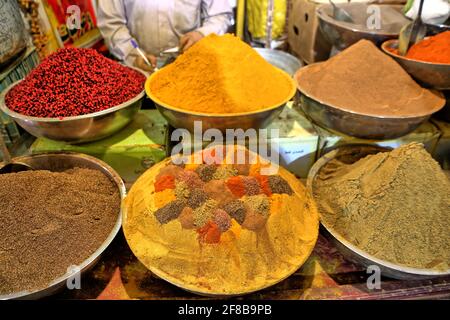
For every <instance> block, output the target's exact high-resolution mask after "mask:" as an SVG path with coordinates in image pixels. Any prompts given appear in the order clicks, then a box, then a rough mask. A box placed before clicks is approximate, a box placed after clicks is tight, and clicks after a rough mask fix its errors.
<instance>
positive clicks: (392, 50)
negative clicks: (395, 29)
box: [381, 31, 450, 90]
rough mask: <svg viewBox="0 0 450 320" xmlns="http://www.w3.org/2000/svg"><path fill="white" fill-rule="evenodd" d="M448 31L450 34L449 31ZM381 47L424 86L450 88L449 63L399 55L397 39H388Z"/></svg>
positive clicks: (440, 88) (439, 88) (438, 88)
mask: <svg viewBox="0 0 450 320" xmlns="http://www.w3.org/2000/svg"><path fill="white" fill-rule="evenodd" d="M448 32H449V34H450V31H448ZM447 45H448V44H447ZM381 48H382V49H383V51H384V52H385V53H386V54H388V55H389V56H390V57H392V58H393V59H394V60H395V61H397V62H398V64H400V65H401V66H402V67H403V68H404V69H405V70H406V71H407V72H408V73H409V74H410V75H411V76H412V77H413V78H414V79H416V80H417V81H418V82H420V83H422V84H423V85H424V86H426V87H431V88H434V89H437V90H449V89H450V63H433V62H426V61H419V60H414V59H410V58H407V57H403V56H400V55H399V54H398V53H397V49H398V40H388V41H386V42H384V43H383V45H382V46H381ZM424 50H428V49H427V48H424Z"/></svg>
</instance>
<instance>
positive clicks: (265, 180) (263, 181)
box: [255, 174, 272, 197]
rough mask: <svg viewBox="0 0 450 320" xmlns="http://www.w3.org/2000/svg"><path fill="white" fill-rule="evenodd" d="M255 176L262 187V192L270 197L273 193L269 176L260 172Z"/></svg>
mask: <svg viewBox="0 0 450 320" xmlns="http://www.w3.org/2000/svg"><path fill="white" fill-rule="evenodd" d="M255 178H256V180H258V182H259V186H260V187H261V190H262V192H263V193H264V194H265V195H266V196H268V197H270V196H271V195H272V190H271V189H270V185H269V177H268V176H263V175H260V174H259V175H256V176H255Z"/></svg>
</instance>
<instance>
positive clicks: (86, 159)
mask: <svg viewBox="0 0 450 320" xmlns="http://www.w3.org/2000/svg"><path fill="white" fill-rule="evenodd" d="M14 161H18V162H21V163H25V164H28V165H30V166H31V167H32V168H33V169H35V170H49V171H53V172H61V171H66V170H69V169H73V168H88V169H93V170H98V171H100V172H102V173H103V174H104V175H106V176H107V177H108V178H109V179H110V180H111V181H112V182H113V183H114V184H116V185H117V188H118V189H119V192H120V196H121V199H122V200H123V199H124V198H125V196H126V189H125V184H124V183H123V181H122V178H121V177H120V176H119V175H118V174H117V173H116V172H115V171H114V169H112V168H111V167H110V166H108V165H107V164H106V163H104V162H103V161H100V160H98V159H96V158H94V157H91V156H88V155H84V154H79V153H72V152H59V153H44V154H36V155H32V156H24V157H18V158H15V159H14ZM121 225H122V210H120V212H118V213H117V220H116V223H115V225H114V227H113V229H112V230H111V232H110V234H109V236H108V237H107V238H106V239H105V241H104V242H103V243H102V245H101V246H100V247H99V248H98V249H97V250H96V251H95V252H94V253H93V254H92V255H91V256H90V257H88V258H87V259H86V260H85V261H83V263H81V264H80V265H79V270H80V272H81V273H82V274H83V273H84V272H86V271H88V270H89V269H90V268H92V267H93V266H94V265H95V263H96V262H97V261H98V260H99V259H100V257H101V254H102V253H103V252H104V251H105V250H106V248H107V247H108V246H109V245H110V244H111V242H112V241H113V240H114V238H115V237H116V235H117V233H118V232H119V230H120V228H121ZM76 274H77V273H67V274H65V275H63V276H61V277H59V278H58V279H55V280H54V281H53V282H52V283H50V284H49V285H48V286H47V287H46V288H42V289H38V290H33V291H22V292H16V293H13V294H10V295H3V296H1V295H0V300H5V299H39V298H43V297H46V296H49V295H51V294H53V293H55V292H57V291H58V290H60V289H62V288H63V287H64V285H65V284H66V281H67V280H68V279H70V278H72V277H74V276H75V275H76Z"/></svg>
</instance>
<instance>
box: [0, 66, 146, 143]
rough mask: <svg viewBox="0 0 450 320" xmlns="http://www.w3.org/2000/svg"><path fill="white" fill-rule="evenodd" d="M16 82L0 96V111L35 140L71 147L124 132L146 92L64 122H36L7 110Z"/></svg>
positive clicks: (33, 118) (31, 118)
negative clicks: (8, 99) (49, 141)
mask: <svg viewBox="0 0 450 320" xmlns="http://www.w3.org/2000/svg"><path fill="white" fill-rule="evenodd" d="M136 70H138V69H136ZM138 71H139V70H138ZM145 75H146V74H145ZM19 82H20V81H18V82H16V83H14V84H12V85H11V86H10V87H8V88H7V89H5V90H4V91H3V92H2V93H1V95H0V109H1V110H2V111H3V112H4V113H6V114H7V115H9V116H10V117H11V118H12V119H13V120H14V121H15V122H16V123H17V124H19V125H20V126H21V127H22V128H23V129H25V130H26V131H27V132H28V133H30V134H31V135H33V136H35V137H38V138H40V137H44V138H48V139H51V140H57V141H65V142H68V143H73V144H77V143H85V142H91V141H96V140H100V139H103V138H106V137H108V136H110V135H112V134H114V133H116V132H118V131H119V130H121V129H123V128H124V127H125V126H126V125H128V124H129V123H130V122H131V120H133V118H134V116H135V115H136V113H137V112H138V111H139V110H140V109H141V106H142V101H143V100H144V96H145V91H144V90H142V92H141V93H139V94H138V95H137V96H136V97H134V98H133V99H131V100H129V101H127V102H125V103H122V104H120V105H118V106H115V107H112V108H109V109H106V110H103V111H100V112H95V113H90V114H86V115H82V116H75V117H67V118H63V119H58V118H38V117H29V116H26V115H23V114H20V113H17V112H14V111H12V110H10V109H9V108H8V107H7V106H6V103H5V97H6V95H7V94H8V92H9V91H10V90H11V89H12V87H14V86H15V85H16V84H18V83H19Z"/></svg>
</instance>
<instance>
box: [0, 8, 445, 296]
mask: <svg viewBox="0 0 450 320" xmlns="http://www.w3.org/2000/svg"><path fill="white" fill-rule="evenodd" d="M352 12H353V11H352ZM396 12H397V11H396ZM397 13H398V12H397ZM325 14H331V13H326V12H325ZM400 16H401V17H402V19H403V18H404V17H403V15H400ZM402 21H403V20H402ZM449 32H450V31H443V32H439V33H438V34H437V35H431V36H430V37H428V38H425V39H423V40H422V41H421V42H418V43H417V44H415V45H414V46H412V47H411V48H410V50H409V51H408V53H407V55H406V56H400V55H399V53H398V51H397V43H396V42H395V41H396V40H387V41H386V42H385V43H384V44H382V43H377V41H375V40H374V39H371V38H370V37H368V39H365V38H362V39H358V41H355V42H353V43H351V44H349V45H348V46H346V47H345V48H340V49H341V51H340V52H338V53H337V52H336V54H335V55H334V56H333V57H330V58H329V59H327V60H326V61H323V62H319V63H314V64H310V65H307V66H303V65H302V64H301V63H298V65H299V66H301V67H300V68H299V70H297V72H296V73H295V75H294V76H292V74H290V73H289V71H288V70H282V69H280V68H279V67H277V63H275V62H276V61H275V62H273V61H272V63H270V62H269V61H266V59H265V58H264V57H263V56H261V55H260V54H259V53H258V52H257V50H254V49H253V48H252V47H250V46H249V45H248V44H246V43H244V42H243V41H242V40H240V39H239V38H237V37H235V36H233V35H230V34H226V35H215V34H212V35H209V36H206V37H204V38H203V39H201V40H200V41H199V42H197V43H196V44H195V45H193V46H192V47H191V48H190V49H189V50H187V51H186V52H185V53H182V54H180V55H179V56H178V58H177V59H176V60H175V61H174V62H172V63H170V64H168V65H165V66H163V67H161V68H160V69H159V70H158V71H156V72H154V73H153V74H152V75H148V74H147V73H145V72H142V71H140V70H138V69H136V68H132V67H128V66H126V65H123V64H120V63H118V62H116V61H113V60H111V59H109V58H106V57H104V56H102V55H101V54H100V53H98V52H97V51H95V50H93V49H79V48H72V47H70V48H63V49H59V50H57V51H56V52H54V53H53V54H51V55H49V56H48V57H47V58H45V59H44V60H42V62H41V63H40V64H39V65H38V66H37V67H36V68H35V69H34V70H33V71H32V72H31V73H30V74H29V75H28V76H26V77H25V78H24V79H23V80H21V81H17V82H15V83H12V84H10V85H9V86H8V88H5V89H4V90H2V92H1V96H0V109H1V110H2V111H3V112H4V113H5V114H7V115H9V116H10V117H11V118H12V119H14V121H15V122H16V123H17V124H18V125H19V126H20V127H22V128H23V129H24V130H26V131H27V132H28V136H30V137H31V136H32V137H34V138H31V140H33V141H32V145H31V146H30V147H29V148H28V149H27V152H26V153H27V154H25V155H23V156H21V157H16V158H14V159H13V161H15V162H20V163H25V164H27V165H29V166H30V167H31V170H28V171H23V172H14V173H3V174H1V173H0V199H1V202H2V204H4V205H2V206H1V208H0V228H1V229H2V232H1V233H0V253H1V256H0V298H1V299H13V298H23V297H27V298H42V297H47V298H48V299H53V298H57V299H61V298H62V299H168V298H169V299H186V298H189V299H205V298H206V297H214V298H224V297H236V296H243V297H244V298H249V299H421V298H448V297H449V296H450V266H449V263H450V237H449V234H448V230H449V227H450V226H449V223H450V219H449V218H450V216H449V215H450V175H449V174H448V173H449V171H448V170H450V167H448V164H449V163H450V142H449V141H450V139H449V137H450V129H449V126H448V125H447V123H446V122H445V119H442V118H439V119H437V118H435V117H436V114H437V113H438V112H439V111H440V112H446V110H448V100H447V99H448V90H449V89H450V81H449V76H450V63H449V61H448V60H447V59H446V58H447V57H449V56H450V49H449V46H448V44H449V43H450V42H449V41H448V39H449V38H448V36H449ZM286 55H287V53H286ZM290 58H292V59H291V61H295V58H294V57H290ZM278 65H279V64H278ZM286 71H288V72H286ZM430 74H431V75H432V76H431V77H430ZM146 94H147V96H148V97H150V98H151V100H152V101H153V102H154V103H155V105H156V109H152V110H147V109H145V110H141V107H142V105H143V101H144V99H145V95H146ZM446 105H447V106H446ZM199 124H200V127H201V128H200V132H198V130H199V129H198V125H199ZM208 129H213V130H212V131H207V130H208ZM264 129H265V130H266V131H264ZM227 130H228V131H227ZM230 130H237V131H231V133H232V134H231V136H232V137H233V139H235V138H237V139H236V141H235V140H233V141H232V142H233V143H228V144H227V143H226V142H229V141H225V140H226V139H223V138H224V136H225V137H228V136H229V135H230ZM236 132H242V133H243V138H242V136H241V138H242V139H240V140H239V135H238V134H236ZM195 133H196V134H197V135H195ZM227 133H228V136H227V135H226V134H227ZM233 133H234V136H233ZM252 133H254V135H252ZM199 134H200V136H203V139H202V138H200V139H198V135H199ZM177 136H178V138H180V137H181V138H182V139H175V138H174V137H177ZM221 139H222V140H221ZM212 142H215V144H211V143H212ZM255 145H256V146H258V148H256V150H254V149H253V148H252V147H253V146H255ZM262 147H266V148H267V149H268V150H264V149H263V148H262ZM174 150H176V152H175V151H174ZM264 151H266V152H264ZM4 152H5V153H6V152H7V150H5V151H4ZM5 159H7V157H6V156H5ZM437 160H438V161H439V162H438V161H437ZM1 167H2V166H0V170H1ZM127 190H128V194H127ZM374 270H375V272H376V270H379V271H380V272H381V273H380V274H379V275H380V277H381V278H380V280H381V282H380V283H379V284H377V285H374V286H372V285H371V283H369V282H370V279H369V277H370V276H371V275H372V273H373V272H374ZM80 274H81V275H82V276H81V282H82V286H81V289H75V290H73V288H66V287H64V284H65V282H66V280H67V279H68V278H71V277H73V276H74V275H80Z"/></svg>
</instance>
